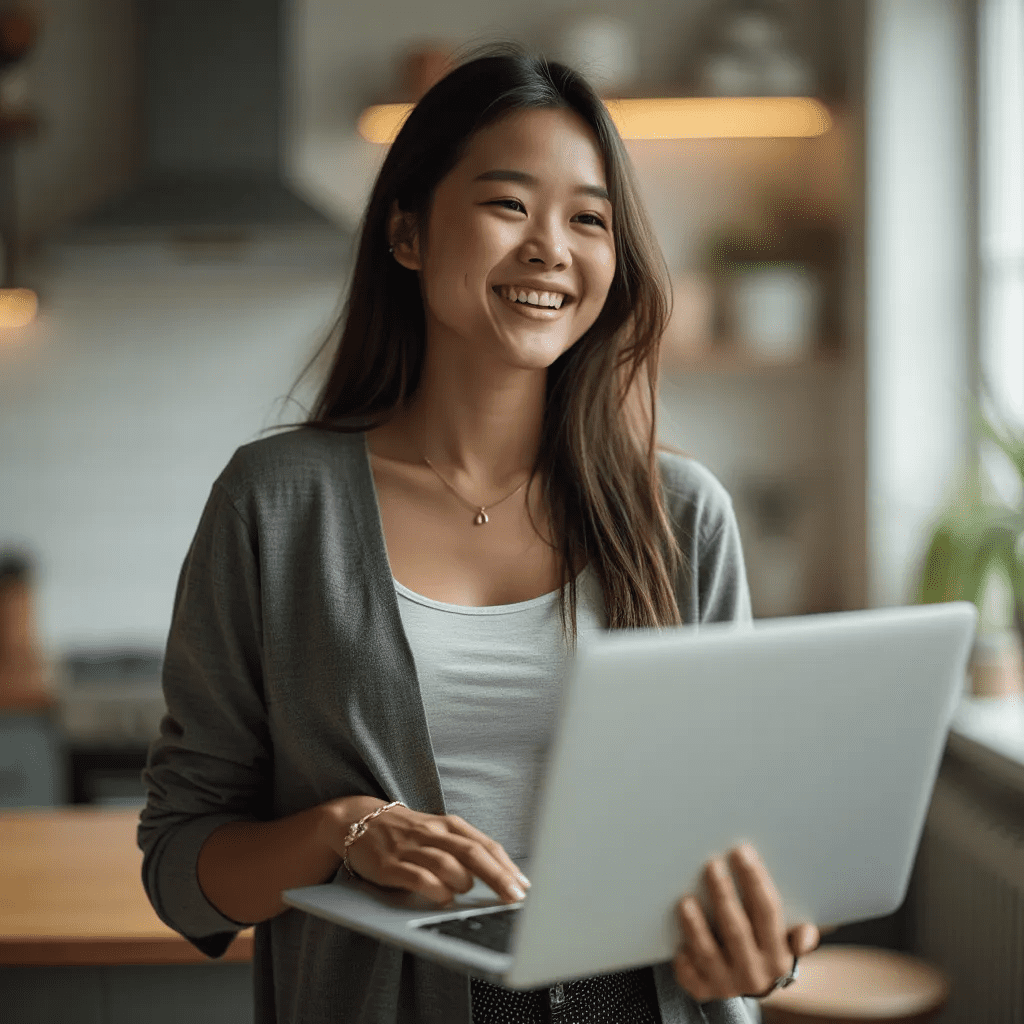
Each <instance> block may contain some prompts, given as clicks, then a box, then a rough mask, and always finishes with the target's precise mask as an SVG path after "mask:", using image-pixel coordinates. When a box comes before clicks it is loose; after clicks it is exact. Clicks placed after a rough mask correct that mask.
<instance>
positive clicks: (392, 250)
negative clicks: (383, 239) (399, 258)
mask: <svg viewBox="0 0 1024 1024" xmlns="http://www.w3.org/2000/svg"><path fill="white" fill-rule="evenodd" d="M388 252H389V253H390V254H391V255H392V256H394V255H395V247H394V246H393V245H389V246H388Z"/></svg>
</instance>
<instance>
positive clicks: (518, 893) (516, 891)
mask: <svg viewBox="0 0 1024 1024" xmlns="http://www.w3.org/2000/svg"><path fill="white" fill-rule="evenodd" d="M508 891H509V892H510V893H512V895H513V896H514V897H515V898H516V899H517V900H525V899H526V893H525V892H523V890H522V889H520V888H519V886H518V885H516V884H515V883H514V882H513V883H512V885H510V886H509V887H508Z"/></svg>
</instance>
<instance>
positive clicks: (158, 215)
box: [61, 0, 350, 251]
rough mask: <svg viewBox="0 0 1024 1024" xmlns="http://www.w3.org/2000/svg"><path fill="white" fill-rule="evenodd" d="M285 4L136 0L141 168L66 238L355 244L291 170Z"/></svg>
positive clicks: (241, 245)
mask: <svg viewBox="0 0 1024 1024" xmlns="http://www.w3.org/2000/svg"><path fill="white" fill-rule="evenodd" d="M283 8H284V4H283V2H282V0H216V2H211V0H135V4H134V10H135V20H136V25H137V30H138V41H139V59H138V79H139V103H138V107H139V112H140V121H141V124H140V125H139V136H140V146H141V162H140V163H141V166H140V168H139V172H138V174H137V177H136V179H135V181H134V182H133V184H132V185H131V186H129V188H128V189H127V190H125V191H124V192H122V193H121V194H119V195H116V196H115V197H114V198H113V199H112V200H110V201H108V202H106V203H105V204H104V205H102V206H101V207H100V208H98V209H96V210H95V211H93V212H91V213H90V214H89V215H88V216H86V217H85V218H83V219H81V220H78V221H77V222H75V223H73V224H71V225H69V226H68V229H67V230H66V231H64V232H62V233H61V234H62V235H63V236H64V241H67V242H71V243H72V244H74V243H79V244H80V243H89V242H93V243H104V242H105V243H113V244H118V243H122V244H123V243H127V242H132V241H136V242H163V243H169V244H177V245H186V246H189V245H190V246H194V247H203V246H204V245H205V246H207V247H212V248H214V249H215V248H216V247H217V246H220V247H221V249H222V250H223V249H225V248H226V249H229V250H230V249H231V247H232V246H234V247H235V250H236V251H241V250H243V249H246V248H247V247H248V248H251V247H252V246H253V245H254V244H255V245H258V244H259V243H261V242H266V241H267V240H268V239H272V240H274V241H276V242H280V239H281V238H290V239H292V240H293V241H300V242H307V243H308V242H313V243H314V244H318V245H319V247H320V248H321V249H322V248H323V246H324V245H325V244H327V245H328V246H329V247H330V246H332V245H334V246H347V240H348V239H349V237H350V236H349V235H348V233H347V232H345V231H343V230H342V229H340V228H339V227H338V226H336V225H335V224H334V223H333V222H332V221H331V220H329V219H328V218H327V217H325V216H324V215H323V214H322V213H321V212H320V211H318V210H317V209H315V208H314V207H313V206H311V205H310V204H309V203H308V202H306V200H305V199H303V198H302V197H301V196H299V195H298V194H296V192H295V191H294V190H293V189H292V188H291V187H289V185H288V183H287V179H286V176H285V173H284V168H283V151H282V150H283V141H284V139H283V130H282V114H283V107H284V74H285V71H284V47H283V18H284V14H285V12H284V9H283Z"/></svg>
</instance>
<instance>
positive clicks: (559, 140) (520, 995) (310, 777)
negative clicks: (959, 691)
mask: <svg viewBox="0 0 1024 1024" xmlns="http://www.w3.org/2000/svg"><path fill="white" fill-rule="evenodd" d="M665 277H666V275H665V271H664V262H663V260H662V257H661V254H660V252H659V250H658V248H657V245H656V244H655V242H654V235H653V232H652V231H651V228H650V225H649V223H648V220H647V217H646V214H645V213H644V211H643V208H642V205H641V204H640V202H639V199H638V197H637V194H636V189H635V186H634V184H633V179H632V172H631V169H630V165H629V161H628V159H627V158H626V155H625V152H624V149H623V146H622V142H621V139H620V138H619V136H618V134H617V133H616V131H615V127H614V125H613V124H612V122H611V121H610V119H609V117H608V114H607V111H606V109H605V107H604V106H603V104H602V103H601V101H600V100H599V98H598V97H597V96H596V94H595V93H594V91H593V90H592V89H591V88H590V87H589V85H588V84H587V83H586V82H585V81H584V80H583V79H582V78H581V77H580V76H579V75H578V74H576V73H575V72H573V71H572V70H570V69H569V68H566V67H564V66H561V65H558V64H551V63H548V62H546V61H544V60H542V59H539V58H534V57H531V56H529V55H526V54H524V53H521V52H519V51H516V50H509V49H503V50H499V51H494V52H489V53H487V54H485V55H483V56H480V57H477V58H475V59H471V60H469V61H467V62H466V63H465V64H463V65H462V66H460V67H459V68H457V69H455V70H454V71H453V72H452V73H451V74H449V75H448V76H447V77H446V78H444V79H442V80H441V81H440V82H438V83H437V84H436V85H435V86H434V87H433V88H432V89H431V90H430V91H429V92H428V93H427V94H426V95H425V96H424V97H423V99H422V100H421V101H420V103H419V104H418V105H417V106H416V108H415V109H414V110H413V111H412V113H411V115H410V116H409V118H408V119H407V120H406V122H405V124H404V125H403V127H402V130H401V131H400V132H399V134H398V137H397V138H396V139H395V142H394V144H393V145H392V147H391V149H390V151H389V153H388V155H387V157H386V159H385V161H384V163H383V166H382V168H381V171H380V175H379V177H378V179H377V182H376V184H375V186H374V190H373V193H372V195H371V198H370V201H369V205H368V208H367V211H366V216H365V218H364V222H363V227H362V234H361V239H360V245H359V252H358V256H357V261H356V266H355V270H354V275H353V280H352V283H351V287H350V289H349V300H348V304H347V307H346V309H345V310H344V312H343V315H342V316H341V318H340V320H339V321H338V324H337V327H336V329H335V330H334V331H332V333H331V335H330V336H329V337H328V338H327V339H326V340H325V343H324V344H325V345H326V346H331V345H333V346H334V347H335V353H334V358H333V361H332V364H331V366H330V368H329V372H328V374H327V378H326V381H325V382H324V384H323V386H322V389H321V391H320V394H319V397H318V400H317V402H316V405H315V407H314V409H313V411H312V414H311V415H310V418H309V420H308V421H307V422H306V423H304V424H301V425H299V427H298V429H292V430H289V431H287V432H286V433H282V434H279V435H278V436H276V437H269V438H263V439H262V440H259V441H256V442H255V443H253V444H249V445H246V446H244V447H243V448H241V449H239V451H238V452H237V453H236V455H235V457H234V458H233V459H232V460H231V463H230V464H229V465H228V467H227V468H226V469H225V470H224V472H223V473H222V474H221V476H220V477H219V479H218V480H217V482H216V484H215V485H214V488H213V492H212V494H211V496H210V500H209V502H208V504H207V508H206V510H205V511H204V514H203V518H202V520H201V522H200V524H199V528H198V530H197V533H196V536H195V539H194V540H193V543H192V546H191V548H190V550H189V553H188V556H187V557H186V560H185V564H184V566H183V569H182V575H181V580H180V584H179V588H178V593H177V596H176V600H175V610H174V616H173V620H172V624H171V630H170V634H169V638H168V645H167V654H166V657H165V659H164V693H165V696H166V700H167V706H168V715H167V717H166V718H165V719H164V722H163V726H162V730H161V736H160V737H159V739H158V740H156V741H155V742H154V743H153V746H152V747H151V749H150V754H149V762H148V765H147V768H146V771H145V773H144V778H145V780H146V783H147V787H148V791H149V799H148V803H147V806H146V808H145V810H144V811H143V814H142V820H141V823H140V828H139V842H140V845H141V846H142V848H143V850H144V851H145V853H146V856H145V861H144V867H143V877H144V881H145V884H146V888H147V892H148V893H149V896H150V899H151V900H152V902H153V905H154V907H155V908H156V909H157V911H158V913H159V914H160V916H161V917H162V918H163V920H164V921H166V922H167V923H168V924H169V925H170V926H171V927H173V928H174V929H175V930H177V931H179V932H180V933H181V934H183V935H184V936H186V937H187V938H189V940H190V941H192V942H193V943H194V944H195V945H196V946H197V947H198V948H199V949H201V950H203V951H204V952H205V953H207V954H208V955H210V956H218V955H220V954H221V953H222V952H223V951H224V950H225V949H226V948H227V945H228V944H229V943H230V941H231V939H232V937H233V936H234V934H235V933H236V932H237V931H238V930H239V929H240V928H241V927H242V926H243V925H244V924H249V923H256V924H257V929H256V947H255V964H254V968H255V969H254V973H255V976H256V1014H257V1020H258V1021H270V1020H274V1021H277V1022H280V1024H291V1022H298V1021H302V1022H303V1024H320V1022H324V1024H326V1022H328V1021H345V1022H353V1024H355V1022H360V1024H453V1022H454V1024H470V1022H472V1024H492V1022H493V1024H497V1022H502V1024H527V1022H533V1021H540V1020H546V1019H550V1014H551V1012H552V1011H551V1009H550V1007H549V1003H550V1005H551V1006H557V1007H560V1008H561V1009H560V1010H559V1014H560V1016H561V1017H562V1018H563V1019H574V1020H587V1021H608V1022H611V1024H618V1022H622V1024H627V1022H648V1024H656V1022H661V1024H689V1022H697V1021H701V1022H704V1024H707V1022H709V1021H710V1022H722V1024H725V1022H740V1021H744V1020H747V1019H748V1016H747V1013H746V1010H745V1004H744V1003H743V1002H742V1000H740V999H739V998H736V997H738V996H740V995H743V994H746V993H759V992H763V991H765V990H767V989H770V988H771V987H773V985H775V984H777V983H781V982H782V981H784V980H787V975H788V974H791V973H792V972H791V968H792V967H794V966H795V961H794V956H795V955H798V954H801V953H803V952H806V951H809V950H810V949H811V948H813V947H814V945H815V944H816V942H817V932H816V930H815V929H814V927H813V925H804V926H798V927H790V928H787V923H786V922H785V921H784V920H783V919H782V915H781V901H780V899H779V895H778V893H777V892H776V891H775V888H774V885H773V884H772V881H771V879H770V878H769V877H768V876H767V873H766V871H765V870H764V867H763V865H762V864H761V863H760V861H759V860H758V858H757V856H756V854H755V853H754V851H752V850H748V851H744V852H742V853H740V852H736V851H734V856H733V857H732V859H731V860H730V861H729V866H730V868H731V872H732V874H730V870H729V869H727V868H726V866H725V862H724V861H721V862H720V861H718V860H717V859H716V861H715V862H714V863H713V864H711V865H709V873H708V881H709V892H710V893H711V895H712V899H713V909H714V912H715V918H716V923H717V926H718V929H719V931H718V933H717V934H716V933H715V932H714V931H713V930H712V929H711V927H710V925H709V923H708V921H707V920H705V918H704V915H703V912H702V911H701V910H700V908H699V907H698V906H697V905H696V904H692V905H691V903H690V902H689V901H680V903H679V905H678V906H677V907H676V908H674V912H675V913H676V914H677V917H678V922H679V933H680V937H681V940H682V943H681V948H680V951H679V954H678V956H676V958H675V959H674V961H673V962H672V963H666V964H658V965H654V966H653V967H643V968H639V969H635V970H629V971H625V972H619V973H614V974H611V975H602V976H599V977H594V978H585V979H579V980H576V981H573V982H566V983H565V984H557V985H555V986H553V987H552V988H551V989H550V990H546V989H545V990H539V991H534V992H514V991H511V990H508V989H504V988H501V987H499V986H495V985H490V984H487V983H485V982H483V981H480V980H478V979H473V980H472V981H470V980H469V979H468V978H467V977H466V976H465V975H460V974H456V973H455V972H453V971H449V970H446V969H443V968H441V967H439V966H437V965H436V964H433V963H430V962H427V961H425V960H421V959H419V958H417V957H414V956H412V955H410V954H404V953H402V952H401V951H400V950H397V949H395V948H393V947H390V946H388V945H386V944H384V943H381V942H378V941H377V940H375V939H372V938H370V937H368V936H364V935H361V934H356V933H355V932H352V931H349V930H347V929H344V928H340V927H337V926H335V925H332V924H330V923H328V922H326V921H323V920H321V919H320V918H317V917H313V916H310V915H305V914H302V913H300V912H299V911H297V910H293V909H288V908H286V907H285V905H284V903H283V902H282V900H281V893H282V891H283V890H286V889H292V888H298V887H301V886H307V885H313V884H316V883H320V882H324V881H327V880H330V879H331V878H332V877H335V876H336V875H339V873H341V874H342V877H345V878H347V877H348V876H349V874H350V873H352V874H355V875H358V876H360V877H361V878H362V879H363V881H364V882H367V883H369V884H371V885H376V886H381V887H385V888H397V889H401V890H406V891H409V892H412V893H416V894H419V895H420V896H422V897H426V898H428V899H430V900H432V901H435V902H437V903H445V902H447V901H449V900H450V899H451V898H452V897H453V895H454V894H455V893H465V892H467V891H468V890H469V889H470V888H471V887H472V885H473V884H474V883H475V882H476V881H477V880H482V881H483V882H485V883H487V885H488V886H490V888H491V889H493V890H494V892H496V893H497V894H498V895H499V897H500V898H501V899H502V900H503V901H505V902H508V903H515V902H518V901H520V900H522V899H524V898H525V890H526V889H528V888H529V886H530V883H529V880H528V879H527V878H526V877H525V876H524V875H523V873H522V871H521V870H520V868H519V866H518V863H517V862H518V861H519V860H520V859H521V858H524V857H527V856H528V855H529V852H530V850H529V845H530V836H531V817H532V812H533V804H534V801H535V798H536V794H537V790H538V786H539V781H540V779H541V776H542V773H543V771H544V765H545V763H546V760H547V752H548V745H549V743H550V740H551V735H552V729H553V726H554V721H555V717H556V713H557V708H558V704H559V693H560V684H561V680H562V678H563V674H564V671H565V668H566V662H567V659H568V657H569V655H570V654H571V652H572V649H573V646H574V645H575V643H576V641H577V637H578V635H580V634H583V635H586V634H587V633H588V632H590V633H592V632H593V631H600V630H606V629H621V628H630V627H634V628H635V627H656V626H666V625H674V624H679V623H704V622H713V621H734V622H740V623H744V622H749V620H750V617H751V615H750V599H749V594H748V590H747V583H746V576H745V572H744V567H743V556H742V550H741V545H740V539H739V532H738V529H737V525H736V520H735V516H734V515H733V510H732V504H731V502H730V500H729V496H728V494H726V492H725V490H724V489H723V488H722V486H721V484H719V482H718V481H717V480H716V479H715V478H714V476H712V474H711V473H710V472H709V471H708V470H706V469H705V468H704V467H702V466H701V465H700V464H699V463H697V462H695V461H693V460H692V459H689V458H685V457H683V456H681V455H678V454H671V453H669V452H666V451H663V450H659V448H658V445H657V434H656V424H655V395H656V384H657V374H656V367H657V356H658V345H659V341H660V337H661V333H662V330H663V328H664V324H665V318H666V297H665V293H664V281H665ZM316 361H317V360H314V362H316ZM311 365H312V364H311ZM694 784H695V785H696V784H698V782H697V780H694ZM629 812H630V809H629V808H628V807H613V808H609V818H610V820H614V821H616V822H618V821H621V820H623V819H625V820H627V821H628V820H629ZM679 813H682V812H681V811H680V812H679ZM687 827H691V826H690V824H689V823H688V824H687ZM692 827H699V823H693V826H692ZM635 828H636V833H637V842H643V825H642V823H641V822H638V823H635ZM628 870H629V868H628V865H623V872H624V874H623V880H624V884H626V883H627V882H628ZM732 878H735V883H734V882H733V881H732ZM666 910H673V908H666ZM698 1003H700V1004H701V1005H698Z"/></svg>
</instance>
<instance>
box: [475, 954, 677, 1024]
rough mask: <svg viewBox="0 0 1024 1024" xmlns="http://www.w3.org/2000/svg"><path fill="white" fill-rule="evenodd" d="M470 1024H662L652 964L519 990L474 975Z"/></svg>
mask: <svg viewBox="0 0 1024 1024" xmlns="http://www.w3.org/2000/svg"><path fill="white" fill-rule="evenodd" d="M471 987H472V993H473V1024H661V1012H660V1011H659V1010H658V996H657V993H656V991H655V988H654V973H653V972H652V971H651V968H650V967H642V968H639V969H638V970H635V971H622V972H620V973H616V974H598V975H596V976H595V977H593V978H581V979H580V980H579V981H568V982H565V983H564V984H559V985H553V986H552V987H551V988H540V989H528V990H522V991H517V990H515V989H510V988H501V987H500V986H498V985H492V984H490V983H489V982H486V981H482V980H481V979H479V978H473V979H472V986H471Z"/></svg>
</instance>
